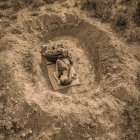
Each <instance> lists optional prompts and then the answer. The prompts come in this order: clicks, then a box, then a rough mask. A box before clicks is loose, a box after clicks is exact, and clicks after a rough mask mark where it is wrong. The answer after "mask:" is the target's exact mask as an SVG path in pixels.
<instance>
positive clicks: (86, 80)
mask: <svg viewBox="0 0 140 140" xmlns="http://www.w3.org/2000/svg"><path fill="white" fill-rule="evenodd" d="M25 27H26V29H27V31H28V33H29V34H31V35H32V34H33V35H34V33H35V35H34V36H32V38H33V39H34V37H35V36H36V35H37V37H38V38H39V39H40V42H38V43H39V44H38V48H39V47H40V43H41V44H42V45H43V44H47V43H49V41H53V42H64V43H66V44H67V46H69V49H70V50H71V51H72V54H73V58H74V67H75V70H76V72H77V73H78V75H79V78H80V82H81V85H79V86H73V87H70V88H67V89H65V90H61V91H60V92H61V93H67V94H69V93H70V94H79V93H88V92H91V91H93V90H95V89H96V88H97V87H98V85H99V84H100V79H101V71H100V69H101V68H100V65H101V64H100V62H99V61H100V57H101V56H100V52H102V49H106V47H107V46H108V44H109V40H110V39H109V37H108V36H107V35H106V34H105V33H104V32H103V31H101V30H99V29H97V28H96V27H95V26H93V25H92V24H90V23H88V22H86V21H84V20H81V19H79V17H75V15H66V21H65V22H64V21H63V20H62V19H61V18H60V17H59V16H58V15H53V16H52V15H42V16H39V17H38V18H37V19H36V20H35V21H26V24H25ZM38 29H42V30H40V31H39V32H38ZM40 50H41V49H40ZM37 51H38V52H36V53H35V55H34V56H35V57H34V61H36V62H35V63H36V64H35V67H34V69H35V71H37V73H38V75H39V77H40V76H43V77H42V78H36V79H37V83H39V84H37V85H39V86H38V87H37V88H38V89H39V91H40V90H41V91H42V89H44V90H47V91H48V90H49V92H53V89H52V87H51V84H50V82H49V78H48V75H47V68H46V63H45V61H44V59H43V58H42V57H41V54H40V51H39V50H38V49H37ZM103 51H104V50H103ZM35 59H36V60H35ZM38 66H39V67H40V68H38ZM43 78H44V79H45V82H46V83H45V82H44V81H43V80H42V79H43ZM41 85H42V86H41Z"/></svg>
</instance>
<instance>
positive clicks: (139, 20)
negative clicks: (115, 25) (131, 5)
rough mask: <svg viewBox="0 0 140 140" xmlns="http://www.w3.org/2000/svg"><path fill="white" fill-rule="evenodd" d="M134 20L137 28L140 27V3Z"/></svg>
mask: <svg viewBox="0 0 140 140" xmlns="http://www.w3.org/2000/svg"><path fill="white" fill-rule="evenodd" d="M133 20H134V22H135V23H136V25H137V26H140V2H139V3H138V4H137V7H136V10H135V12H134V14H133Z"/></svg>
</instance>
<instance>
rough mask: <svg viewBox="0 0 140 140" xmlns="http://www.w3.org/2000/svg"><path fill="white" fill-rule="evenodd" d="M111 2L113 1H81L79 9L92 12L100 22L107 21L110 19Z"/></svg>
mask: <svg viewBox="0 0 140 140" xmlns="http://www.w3.org/2000/svg"><path fill="white" fill-rule="evenodd" d="M113 2H114V0H107V1H103V0H83V1H81V4H82V7H81V8H82V9H88V10H92V11H93V13H94V16H95V17H97V18H100V19H102V21H109V20H110V18H111V12H112V4H113Z"/></svg>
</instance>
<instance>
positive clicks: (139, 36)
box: [127, 27, 140, 43]
mask: <svg viewBox="0 0 140 140" xmlns="http://www.w3.org/2000/svg"><path fill="white" fill-rule="evenodd" d="M127 41H128V42H129V43H131V42H136V43H140V27H135V28H134V29H133V30H132V29H130V30H129V31H128V32H127Z"/></svg>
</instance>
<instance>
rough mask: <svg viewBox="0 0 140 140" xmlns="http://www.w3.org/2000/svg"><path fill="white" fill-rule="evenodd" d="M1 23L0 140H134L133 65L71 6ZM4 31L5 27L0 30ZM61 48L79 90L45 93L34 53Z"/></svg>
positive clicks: (112, 38) (112, 39)
mask: <svg viewBox="0 0 140 140" xmlns="http://www.w3.org/2000/svg"><path fill="white" fill-rule="evenodd" d="M35 12H36V13H35V14H33V11H32V10H31V7H27V8H22V9H21V10H19V11H18V12H17V13H16V15H17V19H16V21H11V20H9V19H7V18H6V17H3V18H2V19H1V23H3V24H1V26H0V27H1V31H2V32H1V34H0V38H1V39H0V56H1V57H0V101H1V102H0V108H1V110H0V113H1V114H0V117H1V118H0V139H2V140H20V139H21V140H22V139H25V140H117V139H126V140H127V139H136V140H137V139H139V137H140V136H139V132H140V129H139V122H140V118H139V116H140V108H139V99H140V98H139V94H140V88H139V76H138V75H139V68H140V64H139V60H138V59H136V58H135V56H134V55H133V54H134V53H131V50H130V49H128V46H127V44H125V43H123V42H122V40H121V39H120V38H118V37H116V35H115V34H114V33H113V32H112V30H111V29H110V28H109V27H108V26H107V25H105V24H102V23H100V22H99V21H97V20H96V19H91V18H89V17H87V16H86V14H85V13H84V12H83V11H81V10H80V9H78V8H77V7H75V2H74V1H67V2H60V1H59V2H56V3H54V4H52V5H41V6H39V7H38V9H37V10H36V11H35ZM6 25H7V28H5V26H6ZM49 41H53V42H65V43H66V44H67V45H68V46H69V49H70V50H71V51H72V54H73V57H74V67H75V69H76V72H77V73H78V75H79V78H80V81H81V85H79V86H74V87H71V88H68V89H65V90H61V91H53V89H52V87H51V84H50V81H49V79H48V74H47V70H46V63H45V61H44V59H43V58H42V57H41V54H40V51H41V48H42V45H43V44H47V43H49Z"/></svg>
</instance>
